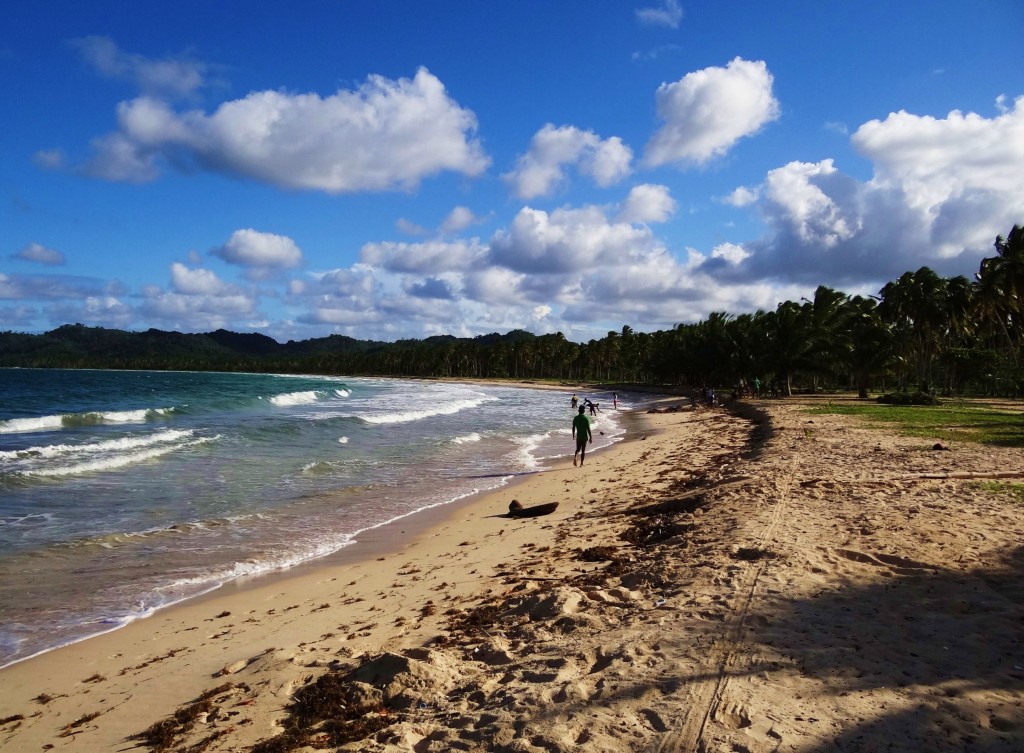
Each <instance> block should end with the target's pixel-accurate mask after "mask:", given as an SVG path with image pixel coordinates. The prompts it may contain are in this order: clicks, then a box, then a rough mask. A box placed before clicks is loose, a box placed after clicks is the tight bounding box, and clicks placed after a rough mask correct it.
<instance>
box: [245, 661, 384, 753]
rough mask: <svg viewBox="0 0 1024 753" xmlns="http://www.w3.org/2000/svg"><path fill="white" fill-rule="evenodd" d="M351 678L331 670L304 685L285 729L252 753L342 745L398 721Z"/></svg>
mask: <svg viewBox="0 0 1024 753" xmlns="http://www.w3.org/2000/svg"><path fill="white" fill-rule="evenodd" d="M350 678H351V675H350V674H348V673H346V674H342V673H339V672H328V673H327V674H325V675H321V676H320V677H319V678H317V679H316V681H314V682H312V683H310V684H309V685H306V686H304V687H302V688H300V689H299V690H298V691H297V692H296V693H295V698H294V700H293V701H292V702H291V703H290V704H288V716H287V717H286V718H285V719H284V721H283V722H282V726H283V727H284V731H283V732H281V734H279V735H275V736H274V737H271V738H269V739H267V740H263V741H262V742H259V743H257V744H256V745H255V746H253V748H252V753H288V751H293V750H297V749H298V748H302V747H308V746H313V747H317V748H326V747H338V746H341V745H345V744H346V743H350V742H355V741H358V740H364V739H366V738H367V737H369V736H370V735H372V734H374V733H375V732H379V731H380V730H382V729H384V728H386V727H388V726H390V725H391V724H392V723H394V722H395V721H396V718H395V717H394V716H393V715H392V711H391V710H390V709H388V708H387V706H386V705H385V704H384V703H383V702H382V701H379V700H373V699H372V698H368V697H366V696H364V695H362V694H360V693H358V692H357V691H356V689H355V687H354V685H353V683H352V680H351V679H350Z"/></svg>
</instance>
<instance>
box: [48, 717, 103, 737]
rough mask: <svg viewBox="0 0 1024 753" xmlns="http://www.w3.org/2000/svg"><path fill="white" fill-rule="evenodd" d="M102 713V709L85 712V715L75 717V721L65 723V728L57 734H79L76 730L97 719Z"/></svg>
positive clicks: (60, 735)
mask: <svg viewBox="0 0 1024 753" xmlns="http://www.w3.org/2000/svg"><path fill="white" fill-rule="evenodd" d="M102 714H103V712H102V711H94V712H93V713H91V714H85V715H83V716H80V717H78V718H77V719H75V721H73V722H71V723H69V724H67V725H65V727H64V729H63V730H62V731H61V733H60V734H59V735H57V737H70V736H71V735H74V734H77V733H76V730H77V729H78V728H79V727H81V726H83V725H86V724H88V723H89V722H91V721H92V720H93V719H95V718H96V717H98V716H101V715H102Z"/></svg>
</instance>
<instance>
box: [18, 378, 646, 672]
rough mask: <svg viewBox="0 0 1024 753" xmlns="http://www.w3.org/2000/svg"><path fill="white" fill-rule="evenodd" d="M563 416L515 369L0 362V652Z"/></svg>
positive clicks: (535, 455) (239, 570)
mask: <svg viewBox="0 0 1024 753" xmlns="http://www.w3.org/2000/svg"><path fill="white" fill-rule="evenodd" d="M589 397H591V399H593V400H595V401H597V402H600V403H603V404H604V405H605V406H606V407H607V406H608V405H610V403H611V400H610V399H609V398H610V396H609V395H602V394H600V393H595V394H591V395H589ZM622 407H628V405H622ZM572 415H573V413H572V411H571V409H570V407H569V393H568V392H567V393H564V394H563V393H562V392H558V391H545V390H529V389H521V388H514V387H498V386H477V385H468V384H453V383H439V382H428V381H413V380H385V379H365V378H341V377H296V376H281V375H266V374H216V373H214V374H211V373H193V372H128V371H69V370H34V369H0V666H4V665H6V664H9V663H11V662H14V661H18V660H20V659H23V658H26V657H28V656H31V655H34V654H36V653H39V652H40V651H44V650H48V649H50V648H53V647H56V646H59V645H64V644H66V643H68V642H72V641H75V640H79V639H81V638H84V637H87V636H89V635H94V634H96V633H99V632H105V631H107V630H110V629H114V628H116V627H118V626H120V625H123V624H125V623H126V622H128V621H130V620H133V619H138V618H139V617H144V616H146V615H149V614H151V613H152V612H153V611H154V610H156V609H159V608H161V607H163V606H166V605H168V604H172V603H175V602H177V601H180V600H182V599H186V598H189V597H192V596H195V595H198V594H201V593H205V592H207V591H209V590H212V589H214V588H216V587H218V586H219V585H221V584H223V583H225V582H228V581H230V580H233V579H235V578H239V577H243V576H249V575H255V574H259V573H264V572H269V571H274V570H281V569H286V568H288V567H291V566H293V565H295V564H297V563H300V562H303V561H307V560H311V559H314V558H317V557H321V556H324V555H326V554H329V553H331V552H334V551H337V550H338V549H340V548H342V547H344V546H348V545H351V544H353V543H354V542H356V541H357V540H358V535H359V533H360V532H361V531H364V530H367V529H369V528H373V527H376V526H380V525H382V524H384V523H386V522H388V521H391V520H395V519H397V518H401V517H403V516H405V515H409V514H413V513H415V512H417V511H420V510H423V509H426V508H429V507H433V506H436V505H442V504H447V503H450V502H452V501H455V500H457V499H461V498H463V497H465V496H467V495H470V494H473V493H475V492H478V491H483V490H487V489H492V488H495V487H497V486H500V485H502V484H504V483H506V482H507V481H508V480H509V478H511V477H513V476H514V475H515V474H520V473H527V472H531V471H535V470H538V469H540V468H543V467H544V465H545V463H547V462H550V461H551V459H553V458H556V457H561V458H564V457H566V456H567V455H568V454H569V453H571V452H572V449H573V445H572V442H571V439H570V437H569V429H570V421H571V418H572ZM593 430H594V438H595V442H594V448H595V449H599V448H600V447H601V446H604V445H607V444H609V443H611V442H613V441H616V440H617V439H619V438H621V436H622V434H623V428H622V425H621V423H620V422H619V416H617V415H616V414H615V412H613V411H607V412H604V413H601V414H599V415H598V416H597V418H596V419H595V423H594V424H593Z"/></svg>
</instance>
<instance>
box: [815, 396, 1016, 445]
mask: <svg viewBox="0 0 1024 753" xmlns="http://www.w3.org/2000/svg"><path fill="white" fill-rule="evenodd" d="M810 412H811V413H838V414H842V415H846V416H857V417H859V418H863V419H864V420H865V421H867V422H868V423H869V424H874V425H876V426H879V425H885V426H886V428H888V429H891V428H892V424H897V425H898V427H897V428H898V430H899V432H900V433H901V434H903V435H905V436H909V437H923V438H925V439H931V440H936V439H938V440H942V441H956V442H977V443H980V444H992V445H999V446H1002V447H1024V413H1012V412H1007V411H1000V410H995V409H993V408H991V407H988V406H984V405H970V406H967V405H955V406H954V405H942V406H918V405H881V404H875V405H872V404H850V403H844V404H838V403H836V404H832V403H830V404H828V405H823V406H821V407H816V408H811V409H810Z"/></svg>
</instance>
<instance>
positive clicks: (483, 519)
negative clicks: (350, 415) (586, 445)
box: [0, 397, 1024, 753]
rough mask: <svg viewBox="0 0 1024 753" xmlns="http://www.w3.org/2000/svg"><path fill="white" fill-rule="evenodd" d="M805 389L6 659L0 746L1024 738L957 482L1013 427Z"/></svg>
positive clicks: (986, 464)
mask: <svg viewBox="0 0 1024 753" xmlns="http://www.w3.org/2000/svg"><path fill="white" fill-rule="evenodd" d="M827 401H828V398H827V397H825V398H821V399H801V400H786V401H750V402H749V403H746V404H743V405H740V406H735V407H736V408H737V410H733V411H727V410H724V409H718V408H711V409H699V410H696V411H693V410H690V409H689V408H688V407H687V408H684V409H683V410H679V411H672V412H665V413H655V414H643V415H642V417H641V418H642V420H643V421H644V423H645V427H646V428H644V429H643V430H641V431H636V432H634V433H633V436H634V439H635V441H626V442H620V443H617V444H616V445H613V446H612V447H611V448H609V449H607V450H605V451H602V452H601V453H600V454H595V455H594V456H593V458H591V457H588V459H587V460H588V462H587V464H586V466H584V468H582V469H580V468H574V467H572V466H571V465H569V464H568V460H567V459H566V462H565V463H564V464H559V465H558V466H557V467H554V468H551V469H548V470H545V471H541V472H538V473H536V474H531V475H530V476H527V477H525V478H522V479H520V480H517V482H516V483H514V484H511V485H509V486H506V487H502V488H501V489H499V490H496V491H494V492H490V493H485V494H482V495H480V496H479V497H474V498H473V499H472V500H471V501H468V502H467V503H466V504H464V505H458V506H453V507H451V509H448V510H445V511H444V513H445V514H444V515H440V516H438V517H436V518H433V519H432V520H431V521H430V522H431V525H429V526H427V525H425V526H424V528H423V529H422V530H418V529H417V530H414V529H413V527H412V526H406V527H404V529H403V528H398V529H397V530H398V531H399V532H401V531H403V530H404V534H402V533H399V534H397V535H396V534H394V532H391V533H389V534H387V535H383V534H382V535H381V536H379V537H378V538H376V539H375V538H374V537H368V538H366V539H365V540H364V541H363V542H362V543H363V544H364V545H365V548H364V549H363V551H362V554H363V555H367V554H369V555H370V556H363V557H361V558H359V559H358V561H356V560H355V559H353V561H352V562H345V563H340V562H339V563H335V564H331V565H329V566H313V567H309V568H302V570H303V572H289V573H285V574H281V575H280V576H278V575H275V576H273V577H271V578H265V579H260V580H259V582H256V583H251V584H245V585H243V586H240V587H238V588H235V589H226V588H222V589H220V590H219V591H218V592H216V593H214V594H210V595H208V596H205V597H201V599H200V600H196V601H193V602H190V603H187V604H184V605H181V606H178V607H175V608H173V609H172V610H167V611H165V612H160V613H157V614H156V615H154V616H152V617H150V618H148V619H146V620H142V621H138V622H136V623H133V624H132V625H129V626H127V627H126V628H123V629H122V630H119V631H115V632H113V633H108V634H106V635H104V636H100V637H98V638H94V639H91V640H89V641H85V642H82V643H79V644H76V645H74V646H71V647H68V648H65V649H58V650H57V651H53V652H49V653H47V654H44V655H42V656H40V657H37V658H35V659H32V660H30V661H27V662H22V663H20V664H16V665H14V666H12V667H9V668H7V669H5V670H0V680H2V684H0V747H4V748H7V747H10V749H12V750H38V749H40V748H43V749H50V748H61V747H65V746H68V745H73V746H74V747H75V748H76V749H78V750H81V751H97V752H98V751H108V750H123V749H127V748H133V747H138V748H139V749H142V750H174V751H189V753H198V752H200V751H202V752H203V753H228V752H229V751H231V752H233V753H240V752H241V751H255V752H256V753H268V752H269V751H272V750H273V751H291V750H296V751H302V752H303V753H305V752H306V751H310V750H313V749H322V748H324V747H327V748H329V749H333V750H344V751H366V752H367V753H400V752H402V753H406V752H410V751H416V753H440V752H441V751H451V750H464V751H470V752H471V753H483V752H484V751H498V752H500V753H570V751H576V750H580V749H584V750H602V751H612V752H613V753H620V752H621V753H627V752H630V753H632V751H636V750H659V751H666V752H667V751H679V752H682V751H689V750H698V749H704V750H715V751H726V750H740V749H744V750H747V751H750V753H769V752H770V751H777V750H792V751H799V752H800V753H824V751H828V750H835V749H847V748H849V749H859V750H881V749H888V748H889V747H891V746H892V744H893V741H894V740H896V741H901V743H902V745H903V747H902V748H901V749H903V750H908V751H910V750H930V751H936V753H958V752H959V751H962V750H965V749H978V750H986V751H1003V750H1006V751H1010V750H1019V749H1021V747H1022V745H1024V670H1021V668H1020V667H1019V666H1017V664H1015V663H1014V661H1013V659H1012V657H1014V656H1016V655H1017V654H1018V653H1019V651H1018V649H1019V646H1020V645H1021V643H1024V619H1022V618H1024V606H1022V605H1024V587H1022V586H1021V585H1020V584H1021V582H1022V578H1021V575H1022V572H1024V556H1022V554H1021V548H1020V541H1021V540H1024V509H1022V507H1021V505H1020V503H1019V501H1018V500H1017V498H1016V496H1015V495H1016V492H1015V491H1014V489H1015V487H1013V486H1011V485H1009V484H1005V483H1001V485H1000V484H994V485H993V484H983V483H979V481H978V480H977V479H983V478H992V479H997V478H999V475H998V474H1000V473H1003V471H1004V470H1005V469H1006V468H1007V467H1020V466H1021V465H1022V463H1024V450H1022V449H1021V448H1007V447H997V446H992V445H970V444H967V443H964V444H960V443H949V446H948V447H947V448H945V449H943V450H942V451H938V450H936V449H934V447H933V445H934V444H935V442H934V439H932V440H929V439H927V438H920V437H904V436H898V435H894V434H891V433H890V431H889V430H888V429H886V428H877V427H869V426H868V425H867V424H865V423H862V422H859V421H858V420H857V419H853V418H851V417H849V416H843V415H837V414H826V413H813V414H812V413H809V412H806V411H805V408H807V407H812V406H814V405H816V404H817V405H821V404H824V403H825V402H827ZM668 402H670V403H671V402H674V403H676V404H678V403H680V402H681V401H680V400H679V399H678V398H676V399H674V400H673V399H672V398H669V399H668ZM966 471H970V475H971V478H965V477H963V475H964V472H966ZM958 472H959V473H960V474H961V475H960V476H958V475H956V474H957V473H958ZM1017 486H1019V485H1017ZM514 498H517V499H519V500H521V501H522V502H523V503H524V504H534V503H539V502H543V501H547V500H557V501H558V502H559V507H558V509H557V510H556V511H555V512H554V513H552V514H551V515H547V516H544V517H538V518H527V519H510V518H507V517H505V516H504V513H505V512H506V510H507V507H508V503H509V501H511V499H514ZM422 522H426V521H422ZM377 547H379V548H377ZM341 559H345V557H342V558H341Z"/></svg>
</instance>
